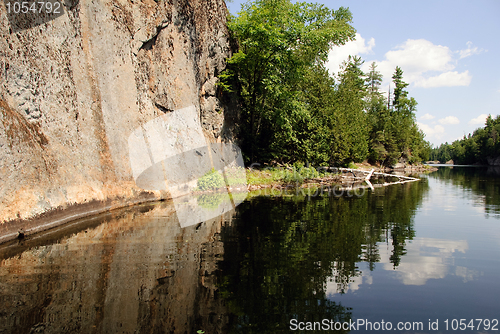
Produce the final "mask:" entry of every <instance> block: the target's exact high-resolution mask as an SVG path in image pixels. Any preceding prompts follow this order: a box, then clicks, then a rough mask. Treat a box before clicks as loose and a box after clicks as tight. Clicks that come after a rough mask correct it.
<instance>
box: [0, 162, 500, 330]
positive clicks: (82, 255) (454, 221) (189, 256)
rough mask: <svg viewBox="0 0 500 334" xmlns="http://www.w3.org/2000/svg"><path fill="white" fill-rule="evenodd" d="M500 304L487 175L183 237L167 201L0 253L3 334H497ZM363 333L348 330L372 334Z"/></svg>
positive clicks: (492, 194)
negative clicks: (310, 332) (324, 332)
mask: <svg viewBox="0 0 500 334" xmlns="http://www.w3.org/2000/svg"><path fill="white" fill-rule="evenodd" d="M212 202H213V201H212ZM212 202H211V201H210V200H207V199H206V198H204V199H203V201H200V202H199V203H200V205H205V206H207V205H208V206H210V205H212V206H213V203H212ZM207 203H208V204H207ZM210 203H212V204H210ZM499 299H500V169H496V170H495V169H492V168H490V169H486V168H477V167H474V168H472V167H455V168H449V167H446V168H440V170H439V171H438V172H435V173H432V174H429V175H427V176H422V180H421V181H420V182H413V183H407V184H404V185H394V186H389V187H384V188H376V189H375V191H373V192H372V191H367V192H366V193H365V194H364V195H363V196H352V197H349V196H327V195H326V194H324V195H323V196H307V195H306V194H299V195H298V196H297V195H294V196H292V195H286V196H280V197H269V196H256V197H252V198H251V199H248V200H247V201H245V202H244V203H243V204H241V205H240V206H238V207H236V209H235V210H233V211H231V212H227V213H226V214H224V215H223V216H221V217H218V218H217V219H213V220H210V221H207V222H204V223H200V224H196V225H193V226H189V227H185V228H181V227H180V225H179V222H178V220H177V217H176V214H175V208H174V206H173V205H172V204H171V203H170V202H163V203H159V204H154V205H144V206H139V207H135V208H131V209H127V210H121V211H114V212H112V213H108V214H106V215H102V216H99V217H95V218H94V219H92V220H85V221H80V222H78V223H76V224H73V225H69V226H66V227H64V228H62V229H59V230H56V231H51V232H50V233H46V234H45V235H38V236H36V237H32V238H29V239H26V240H23V241H21V242H15V243H11V244H8V245H3V246H2V247H1V248H0V333H197V332H198V331H200V333H201V331H203V332H205V333H287V332H306V331H301V330H296V331H292V330H291V329H295V328H296V327H297V328H298V327H300V328H304V329H306V328H307V326H313V325H314V322H318V323H320V324H324V323H326V322H328V324H330V325H332V324H334V323H335V322H351V323H355V324H363V322H371V323H372V325H371V326H374V327H375V329H376V327H377V326H380V325H381V323H382V321H384V324H385V325H386V326H387V325H388V322H390V324H391V325H392V332H404V333H451V332H457V331H453V329H454V328H453V327H455V328H457V327H458V326H459V322H458V321H460V319H466V324H467V325H468V326H467V327H466V328H465V330H458V332H460V333H466V332H472V333H477V332H482V333H483V332H491V333H498V331H499V330H500V324H497V325H496V326H495V320H494V319H499V318H500V300H499ZM323 319H326V320H325V321H324V320H323ZM453 319H458V321H456V322H453V321H454V320H453ZM471 319H488V326H489V327H488V328H486V321H483V322H482V323H481V324H479V322H478V321H476V320H474V322H473V323H471V322H470V320H471ZM323 321H324V322H323ZM446 321H448V330H447V329H446ZM497 321H498V320H497ZM400 322H401V323H402V325H401V326H403V327H404V326H406V327H407V328H406V330H405V329H404V328H401V330H398V329H397V328H396V326H398V323H400ZM377 324H378V325H377ZM415 324H416V325H415ZM419 324H422V326H423V328H419V327H418V326H419ZM429 324H432V325H431V329H429ZM472 325H473V326H474V328H472ZM367 326H369V325H367V324H363V325H360V326H358V327H357V328H356V329H358V330H356V331H353V332H374V331H373V330H372V331H370V330H369V329H370V328H369V327H367ZM414 326H417V327H414ZM386 328H387V327H386ZM324 329H325V327H324ZM351 329H352V327H351ZM372 329H373V328H372ZM486 329H489V330H486ZM493 329H496V330H493ZM341 331H342V330H341ZM381 331H382V330H379V331H378V332H381ZM317 332H320V331H317ZM332 332H333V331H332ZM343 332H346V331H343Z"/></svg>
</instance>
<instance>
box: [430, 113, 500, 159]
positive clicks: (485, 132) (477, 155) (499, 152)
mask: <svg viewBox="0 0 500 334" xmlns="http://www.w3.org/2000/svg"><path fill="white" fill-rule="evenodd" d="M497 157H500V115H498V116H497V117H496V118H492V117H491V115H489V116H488V118H487V119H486V123H485V126H484V128H479V129H477V130H475V131H474V133H473V134H472V135H471V134H470V133H469V135H468V136H464V138H462V139H460V140H455V141H454V142H453V143H451V144H448V143H444V144H441V145H440V146H439V147H437V148H433V149H432V150H431V153H430V159H431V160H434V161H440V162H443V163H445V162H447V161H449V160H453V162H454V163H455V164H458V165H472V164H483V165H487V164H488V158H490V159H491V158H497Z"/></svg>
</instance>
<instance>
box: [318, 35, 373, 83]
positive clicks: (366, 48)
mask: <svg viewBox="0 0 500 334" xmlns="http://www.w3.org/2000/svg"><path fill="white" fill-rule="evenodd" d="M374 47H375V39H374V38H373V37H372V38H371V39H370V40H369V41H368V43H367V42H366V40H365V39H364V38H363V37H361V35H360V34H358V33H356V39H355V40H354V41H350V42H347V43H346V44H345V45H343V46H336V47H333V48H332V49H331V50H330V52H329V54H328V63H327V64H326V67H327V68H328V70H329V72H330V74H333V73H337V72H338V71H339V67H340V65H342V62H344V61H345V60H347V58H349V56H358V55H360V54H370V53H372V49H373V48H374Z"/></svg>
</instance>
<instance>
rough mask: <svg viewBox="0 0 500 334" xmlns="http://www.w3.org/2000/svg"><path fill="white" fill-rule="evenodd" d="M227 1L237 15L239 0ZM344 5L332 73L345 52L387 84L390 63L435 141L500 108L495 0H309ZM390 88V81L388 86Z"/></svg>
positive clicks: (467, 129) (499, 26) (499, 11)
mask: <svg viewBox="0 0 500 334" xmlns="http://www.w3.org/2000/svg"><path fill="white" fill-rule="evenodd" d="M244 2H246V1H240V0H233V2H232V3H228V4H227V5H228V7H229V10H230V12H231V13H232V14H237V12H238V11H239V10H240V8H241V3H244ZM311 2H318V3H323V4H325V5H326V6H327V7H329V8H331V9H337V8H338V7H340V6H343V7H348V8H349V9H350V10H351V12H352V14H353V27H354V28H355V29H356V30H357V35H356V36H357V37H356V41H354V42H349V43H348V44H347V45H345V46H342V47H335V48H333V49H332V50H331V51H330V58H329V59H330V61H329V63H328V67H329V69H330V71H331V72H332V73H334V72H336V71H338V66H339V64H340V63H341V62H342V61H343V60H345V59H346V58H347V56H348V55H349V54H352V55H359V56H361V57H362V58H363V59H364V60H365V65H364V66H365V68H364V69H365V70H366V69H367V68H368V65H369V64H370V63H371V62H372V61H376V62H377V65H378V69H379V70H380V71H381V72H382V74H383V75H384V83H383V87H382V88H383V90H385V91H387V90H388V87H389V81H390V78H391V76H392V73H393V72H394V68H395V67H396V66H400V67H401V68H402V70H403V71H404V80H405V81H406V82H408V83H410V86H408V88H407V90H408V92H409V96H411V97H414V98H415V99H416V100H417V102H418V106H417V112H416V116H417V122H418V124H419V127H420V128H421V129H422V130H423V131H424V132H425V133H426V139H427V140H428V141H430V142H431V143H432V144H433V145H434V146H436V145H439V144H440V143H443V142H446V141H447V142H452V141H454V140H456V139H459V138H462V137H463V136H464V134H468V133H471V132H473V131H474V130H475V129H476V128H478V127H482V126H483V125H484V119H485V117H486V115H488V114H491V115H493V116H496V115H498V114H500V65H499V64H500V42H499V41H500V36H499V34H500V19H499V18H500V1H498V0H476V1H460V0H446V1H439V0H433V1H426V0H419V1H411V2H410V1H401V0H398V1H392V0H391V1H388V0H380V1H369V0H359V1H358V0H350V1H334V2H333V1H311ZM392 88H393V87H392Z"/></svg>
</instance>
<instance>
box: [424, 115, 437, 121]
mask: <svg viewBox="0 0 500 334" xmlns="http://www.w3.org/2000/svg"><path fill="white" fill-rule="evenodd" d="M434 118H436V116H432V115H431V114H428V113H427V114H425V115H424V116H422V117H420V119H421V120H422V121H428V120H431V119H434Z"/></svg>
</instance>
